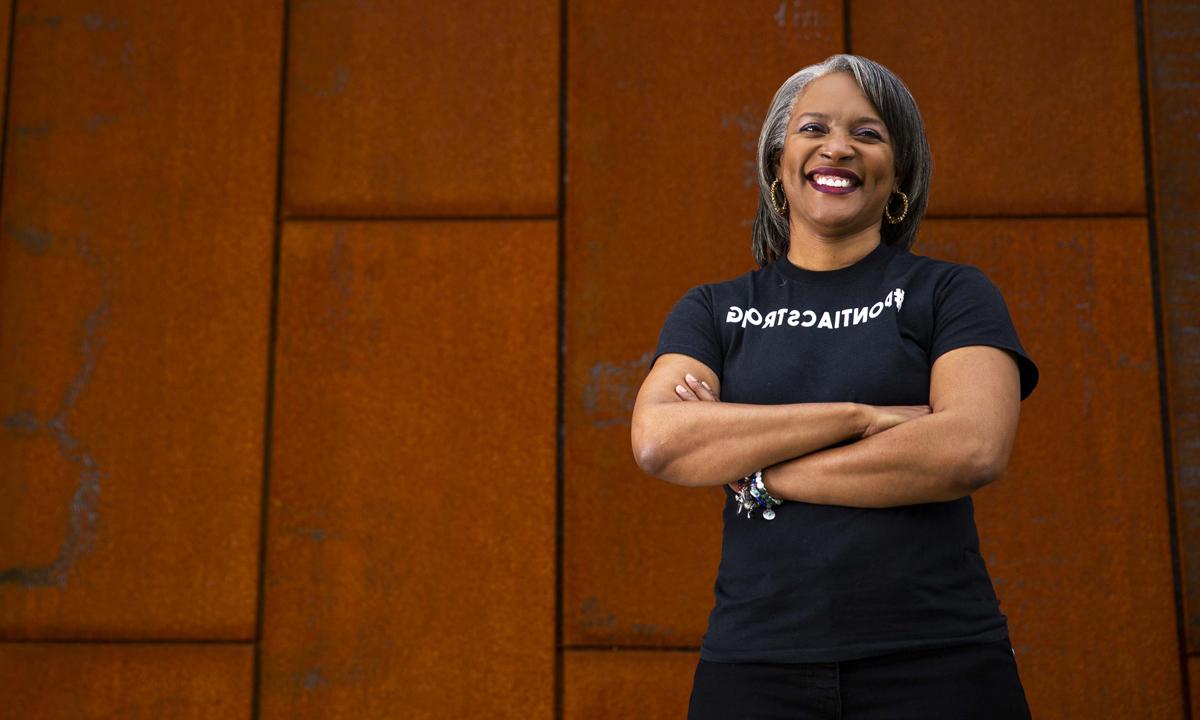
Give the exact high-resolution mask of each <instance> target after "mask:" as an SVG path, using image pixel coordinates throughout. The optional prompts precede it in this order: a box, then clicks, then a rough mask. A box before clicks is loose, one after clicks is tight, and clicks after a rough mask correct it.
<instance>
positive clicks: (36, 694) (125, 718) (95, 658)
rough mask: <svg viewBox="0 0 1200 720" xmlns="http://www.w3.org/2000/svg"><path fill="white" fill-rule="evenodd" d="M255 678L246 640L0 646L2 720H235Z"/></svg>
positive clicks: (245, 712)
mask: <svg viewBox="0 0 1200 720" xmlns="http://www.w3.org/2000/svg"><path fill="white" fill-rule="evenodd" d="M253 677H254V646H253V645H251V644H249V643H245V644H241V643H202V644H195V645H192V644H186V643H171V644H163V645H155V644H139V643H58V642H56V643H33V642H21V643H0V698H2V699H0V720H29V719H30V718H37V720H110V719H111V718H120V719H121V720H162V719H163V718H172V719H174V718H179V719H180V720H188V719H189V718H194V719H195V720H218V719H219V720H225V719H226V718H228V719H229V720H235V719H239V720H240V719H242V718H248V717H250V716H251V710H252V703H253V701H252V698H251V694H252V692H253V690H252V679H253Z"/></svg>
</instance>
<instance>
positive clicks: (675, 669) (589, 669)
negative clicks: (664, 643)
mask: <svg viewBox="0 0 1200 720" xmlns="http://www.w3.org/2000/svg"><path fill="white" fill-rule="evenodd" d="M699 660H700V654H699V653H695V652H670V651H653V650H636V651H626V652H613V651H608V650H600V651H591V650H568V651H566V652H565V653H564V654H563V718H565V720H596V719H597V718H638V720H656V719H657V718H662V719H663V720H667V719H668V718H669V719H670V720H677V719H678V718H682V717H686V716H687V711H688V699H689V697H690V696H691V691H692V676H693V675H694V674H695V671H696V663H697V662H699Z"/></svg>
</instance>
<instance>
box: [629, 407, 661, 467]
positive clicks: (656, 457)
mask: <svg viewBox="0 0 1200 720" xmlns="http://www.w3.org/2000/svg"><path fill="white" fill-rule="evenodd" d="M643 415H644V414H641V413H635V414H634V416H633V422H632V423H631V424H632V428H631V429H630V441H631V443H632V445H633V459H634V461H635V462H637V466H638V468H640V469H641V471H642V472H644V473H646V474H647V475H652V476H654V477H661V473H662V471H663V467H664V465H665V464H666V463H665V462H663V459H662V456H663V447H662V439H661V438H659V437H658V436H657V434H656V433H654V432H653V427H654V424H653V423H651V422H647V421H646V420H645V418H644V416H643Z"/></svg>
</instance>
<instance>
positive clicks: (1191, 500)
mask: <svg viewBox="0 0 1200 720" xmlns="http://www.w3.org/2000/svg"><path fill="white" fill-rule="evenodd" d="M1145 8H1146V12H1147V18H1146V19H1147V22H1146V30H1147V37H1146V52H1147V58H1146V66H1147V68H1148V70H1149V76H1150V77H1149V84H1150V87H1149V99H1150V118H1151V121H1150V133H1149V134H1150V140H1151V143H1152V144H1153V167H1154V192H1155V201H1154V205H1155V217H1154V221H1155V223H1156V226H1155V227H1156V231H1157V241H1158V253H1159V255H1158V261H1159V274H1160V277H1161V283H1162V288H1161V289H1162V303H1163V307H1162V313H1163V323H1164V327H1163V334H1164V337H1165V338H1166V358H1165V359H1166V368H1167V381H1168V387H1169V388H1170V391H1169V392H1170V400H1169V402H1168V404H1169V407H1170V416H1171V435H1172V441H1171V448H1172V451H1173V455H1174V457H1173V463H1172V464H1173V466H1174V468H1175V480H1176V483H1177V485H1176V488H1177V492H1176V499H1175V510H1176V517H1177V518H1178V519H1179V520H1178V522H1179V533H1180V546H1181V548H1180V555H1181V561H1182V565H1183V569H1182V570H1183V572H1182V575H1183V587H1184V612H1185V615H1184V617H1185V618H1186V619H1187V643H1188V650H1189V651H1190V652H1193V653H1195V652H1200V443H1198V442H1196V439H1197V438H1198V437H1200V320H1198V318H1200V286H1198V285H1197V282H1196V279H1197V275H1196V273H1197V269H1198V268H1200V243H1198V242H1197V241H1198V240H1200V178H1197V176H1196V168H1197V167H1200V136H1198V135H1197V134H1196V128H1197V126H1198V125H1200V123H1198V122H1197V119H1198V118H1200V84H1198V83H1197V82H1196V79H1197V78H1198V77H1200V55H1197V53H1196V48H1197V47H1200V7H1197V6H1195V5H1185V4H1182V3H1168V2H1149V3H1147V4H1146V5H1145ZM1192 687H1193V688H1194V689H1195V690H1194V693H1193V696H1194V697H1200V686H1197V685H1195V684H1193V685H1192Z"/></svg>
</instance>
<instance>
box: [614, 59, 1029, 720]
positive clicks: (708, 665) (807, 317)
mask: <svg viewBox="0 0 1200 720" xmlns="http://www.w3.org/2000/svg"><path fill="white" fill-rule="evenodd" d="M931 164H932V162H931V158H930V153H929V148H928V143H927V141H926V138H925V131H924V126H923V124H922V121H921V117H920V113H919V112H918V110H917V106H916V103H915V101H914V100H913V98H912V96H911V95H910V94H909V92H908V90H907V88H905V86H904V84H903V83H902V82H901V81H900V80H899V78H897V77H896V76H895V75H893V74H892V73H891V72H890V71H888V70H887V69H886V68H884V67H883V66H881V65H879V64H877V63H874V62H872V61H870V60H867V59H865V58H861V57H857V56H853V55H835V56H833V57H831V58H829V59H828V60H826V61H825V62H823V63H820V64H818V65H814V66H811V67H808V68H805V69H803V70H801V71H800V72H798V73H796V74H795V75H793V76H792V77H791V78H789V79H788V80H787V82H785V83H784V84H783V86H782V87H781V88H780V89H779V91H778V92H777V93H776V95H775V99H774V101H773V103H772V105H771V108H770V110H769V112H768V114H767V118H766V120H765V122H764V124H763V129H762V133H761V136H760V138H759V146H758V169H759V185H760V189H761V198H760V203H759V210H758V216H757V218H756V220H755V225H754V230H753V250H754V257H755V260H756V261H757V263H758V265H759V268H758V269H757V270H754V271H752V272H748V273H746V274H744V275H742V276H740V277H737V278H734V279H732V280H729V281H726V282H722V283H715V284H708V285H701V286H698V287H695V288H692V289H691V290H689V291H688V292H687V293H686V294H685V295H684V296H683V298H682V299H681V300H680V301H679V302H678V303H677V304H676V305H675V307H674V309H673V310H672V311H671V313H670V315H669V316H668V318H667V320H666V323H665V324H664V326H663V329H662V333H661V335H660V337H659V342H658V347H657V350H656V352H655V355H654V360H653V361H652V366H651V370H650V373H649V375H648V376H647V377H646V379H645V381H644V382H643V384H642V387H641V390H640V391H639V393H638V397H637V401H636V404H635V407H634V412H633V428H632V440H633V449H634V453H635V455H636V457H637V461H638V464H639V466H640V467H641V468H642V469H643V470H645V471H646V472H647V473H649V474H651V475H654V476H656V477H659V478H661V479H663V480H666V481H668V482H672V483H676V484H680V485H685V486H689V487H706V486H716V485H726V484H728V490H727V491H726V495H727V500H726V505H725V510H724V535H723V546H722V557H721V564H720V568H719V570H718V575H717V579H716V584H715V586H714V595H715V600H716V602H715V605H714V607H713V609H712V613H711V614H710V616H709V623H708V630H707V632H706V633H705V635H704V640H703V643H702V646H701V651H700V661H699V663H698V665H697V668H696V673H695V678H694V680H693V689H692V697H691V707H690V710H689V718H692V719H693V720H696V719H701V718H721V719H722V720H728V719H729V718H740V717H747V718H768V717H771V718H773V717H780V718H783V717H786V718H802V717H803V718H808V717H812V718H835V717H837V718H847V719H849V718H889V719H896V718H908V717H912V718H960V717H961V718H966V717H971V718H992V717H994V718H1021V717H1028V714H1029V710H1028V706H1027V704H1026V701H1025V695H1024V691H1023V689H1022V687H1021V682H1020V679H1019V677H1018V674H1017V668H1016V662H1015V659H1014V653H1013V650H1012V647H1011V645H1010V644H1009V639H1008V627H1007V623H1006V619H1005V617H1004V615H1003V614H1002V613H1001V612H1000V609H999V603H998V601H997V599H996V595H995V593H994V592H993V588H992V584H991V580H990V578H989V576H988V572H987V568H986V567H985V564H984V560H983V558H982V557H981V555H980V553H979V539H978V535H977V533H976V528H975V521H974V517H973V510H972V503H971V493H972V492H974V491H975V490H977V489H979V488H981V487H983V486H984V485H986V484H988V483H990V482H992V481H994V480H996V479H997V478H998V477H999V476H1000V475H1001V473H1002V472H1003V470H1004V468H1005V466H1006V464H1007V462H1008V457H1009V454H1010V452H1011V450H1012V445H1013V439H1014V437H1015V435H1016V429H1017V418H1018V412H1019V406H1020V401H1021V400H1023V399H1024V398H1025V397H1027V396H1028V395H1029V393H1030V392H1031V391H1032V390H1033V388H1034V386H1035V385H1036V384H1037V379H1038V371H1037V367H1036V366H1035V365H1034V363H1033V361H1032V360H1030V358H1029V356H1028V355H1027V354H1026V352H1025V350H1024V348H1023V347H1022V346H1021V343H1020V340H1019V339H1018V337H1017V334H1016V331H1015V329H1014V328H1013V325H1012V321H1011V319H1010V317H1009V314H1008V310H1007V308H1006V306H1005V303H1004V300H1003V298H1002V297H1001V295H1000V293H999V292H998V291H997V289H996V287H995V286H994V285H993V284H992V283H991V282H990V281H989V280H988V279H987V277H986V276H985V275H984V274H983V273H982V272H980V271H979V270H978V269H976V268H974V267H972V266H970V265H962V264H955V263H949V262H943V261H938V260H934V259H930V258H926V257H921V256H919V255H914V254H912V253H910V252H909V247H910V246H911V244H912V242H913V239H914V238H915V236H916V233H917V226H918V224H919V223H920V220H921V217H922V215H923V214H924V209H925V206H926V204H927V201H928V187H929V176H930V171H931ZM757 471H761V472H757ZM747 476H748V477H747Z"/></svg>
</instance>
